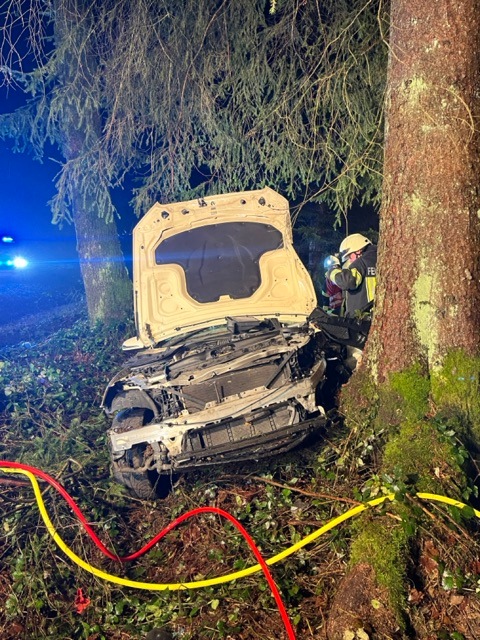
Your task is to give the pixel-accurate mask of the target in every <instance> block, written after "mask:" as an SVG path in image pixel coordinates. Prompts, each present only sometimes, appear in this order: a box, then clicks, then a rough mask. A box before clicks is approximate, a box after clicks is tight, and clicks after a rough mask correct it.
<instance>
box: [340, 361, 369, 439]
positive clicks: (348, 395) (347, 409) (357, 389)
mask: <svg viewBox="0 0 480 640" xmlns="http://www.w3.org/2000/svg"><path fill="white" fill-rule="evenodd" d="M377 405H378V393H377V388H376V386H375V384H374V382H373V379H372V377H371V376H370V375H369V374H368V372H367V370H366V368H364V367H361V368H360V369H359V370H358V371H355V374H354V375H353V376H352V377H351V378H350V380H349V382H348V384H346V385H345V386H344V387H343V389H342V391H341V394H340V409H341V411H342V413H343V414H344V416H345V419H346V422H347V424H349V426H350V427H354V426H360V427H362V426H366V425H371V424H372V423H373V421H374V419H375V416H376V412H377Z"/></svg>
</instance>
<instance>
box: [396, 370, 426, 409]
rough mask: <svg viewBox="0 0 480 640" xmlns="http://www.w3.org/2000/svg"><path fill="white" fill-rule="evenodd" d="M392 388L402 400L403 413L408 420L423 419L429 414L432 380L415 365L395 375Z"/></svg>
mask: <svg viewBox="0 0 480 640" xmlns="http://www.w3.org/2000/svg"><path fill="white" fill-rule="evenodd" d="M390 386H391V388H392V390H393V391H395V392H396V393H398V395H399V396H400V398H401V399H402V407H401V408H402V413H403V415H404V417H405V418H406V419H419V418H423V416H425V415H426V414H427V413H428V409H429V396H430V380H429V379H428V377H427V376H425V375H424V373H423V372H422V370H421V367H420V365H418V364H415V365H413V366H412V367H410V368H409V369H407V370H406V371H402V372H400V373H394V374H392V375H391V377H390Z"/></svg>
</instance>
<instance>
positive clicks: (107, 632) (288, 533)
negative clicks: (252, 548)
mask: <svg viewBox="0 0 480 640" xmlns="http://www.w3.org/2000/svg"><path fill="white" fill-rule="evenodd" d="M16 291H17V294H18V291H19V289H18V287H17V288H16ZM5 294H6V290H5V289H3V290H2V292H1V296H4V295H5ZM45 295H46V297H47V300H44V301H43V302H42V301H41V300H40V298H38V299H37V300H36V302H35V305H36V307H35V309H36V313H33V314H23V315H22V314H20V316H19V317H17V319H16V320H14V321H12V322H9V323H7V324H4V325H2V326H1V327H0V335H2V336H3V338H2V339H3V344H1V343H0V457H1V458H2V459H4V460H5V459H8V460H12V461H15V460H16V461H21V462H24V463H27V464H31V465H33V466H36V467H39V468H41V469H43V470H44V471H46V472H48V473H50V474H51V475H53V476H54V477H55V478H57V480H58V481H59V482H60V483H61V484H62V485H64V486H65V488H66V489H67V490H68V491H69V492H70V493H71V494H72V495H73V496H74V498H75V500H76V501H77V503H78V504H79V505H80V506H81V508H82V509H83V510H84V512H85V514H86V516H87V518H88V520H89V522H91V523H92V524H93V526H94V528H95V530H96V531H97V532H98V534H99V535H100V537H101V538H102V539H103V540H104V541H105V543H106V544H107V546H110V547H113V548H114V549H115V552H116V553H118V554H122V553H129V552H131V551H133V550H136V549H138V548H139V547H141V546H142V545H144V544H145V543H146V542H147V541H148V540H150V539H151V538H152V537H153V536H155V535H156V534H157V533H158V532H159V531H160V530H161V529H162V528H163V527H165V526H167V525H168V524H169V523H170V522H171V521H172V519H174V518H176V517H178V516H180V515H181V514H182V513H185V512H186V511H188V510H190V509H193V508H196V507H199V506H206V505H208V506H213V507H217V508H221V509H223V510H225V511H227V512H229V513H230V514H232V515H233V516H234V517H236V518H237V519H238V520H239V521H240V522H241V523H242V525H243V526H244V527H245V528H246V529H247V531H248V532H249V533H250V534H251V535H252V537H253V539H254V540H255V542H256V544H257V546H258V547H259V548H260V550H261V553H262V554H263V556H264V557H265V558H269V557H272V556H275V555H276V554H278V553H279V552H280V551H282V550H285V549H287V548H290V547H292V545H297V544H298V543H299V542H300V541H302V540H304V539H305V538H306V537H307V536H311V535H312V534H314V533H315V532H317V531H318V530H319V528H320V527H322V526H323V525H325V523H327V522H329V521H330V520H331V519H332V518H335V517H338V516H339V515H341V514H343V513H345V512H346V511H348V510H349V509H351V508H352V507H353V506H355V505H358V504H359V503H361V502H363V501H365V500H367V499H369V498H372V497H374V496H378V495H381V494H382V491H383V490H384V487H383V484H382V482H381V479H378V478H376V476H375V472H376V469H377V467H378V456H379V451H380V450H381V447H382V442H383V441H382V434H378V433H375V432H373V431H372V430H371V429H369V427H368V426H366V425H360V424H359V425H353V426H350V427H349V428H348V429H347V428H346V427H345V425H343V423H342V420H341V419H333V420H332V422H331V424H330V425H329V427H328V429H326V430H324V431H322V432H321V433H319V434H317V437H316V438H315V439H312V440H311V441H310V442H309V443H308V445H307V446H305V447H302V448H301V449H299V450H297V451H294V452H291V453H289V454H285V455H282V456H278V457H276V458H271V459H268V460H266V461H262V462H257V463H255V462H252V463H249V464H242V465H229V466H225V467H222V468H219V467H217V468H214V469H212V470H207V471H205V472H198V473H195V474H191V475H190V476H184V477H181V478H179V479H178V480H176V482H175V483H174V486H173V488H172V491H171V492H170V494H169V495H168V496H167V498H165V499H164V500H162V501H156V502H153V501H140V500H137V499H134V498H131V497H130V496H129V495H128V494H127V493H126V492H125V491H124V490H123V488H122V487H119V486H118V485H116V484H115V483H114V482H113V480H112V478H111V476H110V471H109V456H108V451H107V447H106V444H105V431H106V429H107V428H108V421H107V419H106V418H105V416H104V415H103V413H102V411H101V409H100V399H101V394H102V392H103V389H104V387H105V384H106V382H107V381H108V379H109V377H110V376H111V375H112V374H113V373H115V372H116V371H118V369H119V367H120V366H121V364H122V358H123V356H122V354H121V351H120V345H121V342H122V340H123V338H124V337H125V336H126V335H128V334H129V333H131V331H132V327H127V328H126V327H112V328H106V329H102V330H99V329H96V330H93V329H91V328H89V327H88V323H87V322H86V320H85V308H84V303H83V301H82V299H81V298H79V299H69V298H68V296H67V295H66V294H64V295H60V296H59V297H57V298H55V300H56V301H57V304H54V303H53V302H54V299H53V298H52V297H51V291H50V292H48V291H46V294H45ZM72 295H73V296H77V295H79V294H78V292H77V293H75V291H74V292H73V294H72ZM1 296H0V298H1ZM25 297H27V296H25ZM48 298H50V299H48ZM60 302H61V303H63V302H67V304H58V303H60ZM0 304H2V300H1V299H0ZM33 306H34V305H33V303H32V306H30V309H32V310H35V309H33ZM11 307H12V310H13V311H15V305H11ZM0 308H3V307H0ZM82 318H83V319H82ZM337 418H338V417H337ZM0 466H1V464H0ZM42 489H43V490H45V491H44V497H45V501H46V505H47V510H48V512H49V513H50V516H51V518H52V520H53V521H54V524H55V526H56V527H57V529H58V530H59V531H60V533H61V535H62V537H63V538H64V539H65V540H66V541H67V543H68V545H69V546H70V547H71V548H72V549H73V550H74V551H75V552H76V553H77V555H78V556H80V557H81V558H85V559H86V560H87V562H88V563H89V564H90V565H92V566H95V567H99V568H100V569H102V570H103V571H104V572H105V573H107V574H110V575H116V576H123V577H128V578H129V579H131V580H137V581H142V582H149V583H175V584H183V583H185V582H189V581H195V580H200V579H208V578H212V577H215V576H219V575H225V574H229V573H231V572H232V571H239V570H241V569H243V568H245V567H248V566H250V565H251V564H253V563H254V561H253V559H252V556H251V554H250V552H249V550H248V547H247V546H246V544H245V543H244V541H243V539H242V537H241V536H240V535H238V533H237V532H236V531H235V530H234V528H233V526H232V525H231V524H229V523H225V522H224V521H222V520H221V519H220V517H219V516H217V515H202V516H200V517H198V518H194V519H193V520H191V521H190V522H189V523H185V524H183V525H181V526H180V527H179V528H178V529H176V530H175V531H173V532H171V533H170V534H168V536H167V537H166V538H165V539H164V540H162V541H161V542H160V543H159V544H158V545H156V546H155V548H154V549H153V550H151V551H150V552H149V553H148V554H146V555H145V556H142V558H140V559H138V560H136V561H134V562H132V563H129V564H128V565H126V567H124V566H122V565H120V564H119V563H118V562H113V561H111V560H107V559H106V558H104V557H103V555H102V554H101V553H100V551H99V550H98V549H97V548H96V547H94V546H93V545H92V544H91V542H90V541H89V539H88V538H87V536H86V535H85V533H83V532H82V529H81V527H80V526H79V525H78V523H77V521H76V518H74V516H73V514H72V512H71V510H70V509H69V508H68V507H67V506H66V505H65V504H64V502H63V500H62V499H61V498H60V497H59V496H58V495H56V494H55V493H54V492H53V491H48V490H47V489H46V485H45V483H42ZM418 508H419V511H421V510H423V515H422V518H423V520H422V525H421V527H420V528H419V530H418V535H417V537H416V543H415V545H414V547H415V548H412V549H411V551H410V555H411V562H410V567H409V570H408V575H406V576H405V599H404V603H403V617H402V618H401V619H392V618H391V617H390V614H389V613H388V612H389V611H390V609H391V608H390V606H389V602H388V595H387V594H386V593H385V591H384V590H383V589H382V588H381V587H379V585H378V584H376V583H375V582H374V581H373V580H372V577H371V576H370V574H369V572H368V570H365V569H363V568H362V567H360V568H359V569H358V568H357V569H356V571H355V572H354V573H353V574H351V573H349V565H348V562H349V543H350V540H351V538H352V536H353V535H354V531H355V524H354V522H355V521H354V520H352V521H349V523H344V524H342V525H340V526H338V527H335V528H334V529H332V530H331V531H328V532H325V534H323V535H321V536H318V537H316V538H315V540H314V541H312V542H311V543H309V544H306V545H305V546H303V547H301V548H299V549H298V550H297V551H296V552H295V553H292V554H291V555H288V556H287V557H285V558H284V559H282V560H281V561H279V562H277V563H275V564H274V565H272V567H271V571H272V574H273V577H274V579H275V581H276V583H277V584H278V587H279V589H280V592H281V594H282V599H283V601H284V603H285V606H286V608H287V611H288V615H289V617H290V620H291V621H292V623H293V625H294V628H295V633H296V637H297V640H312V639H316V640H389V639H391V640H399V639H403V638H409V639H410V640H413V639H415V640H478V638H479V637H480V600H479V592H480V558H479V555H478V549H479V543H478V527H476V526H475V524H472V523H466V522H465V521H463V520H459V519H458V517H457V516H458V514H454V513H451V512H450V510H449V509H437V508H432V507H431V506H430V505H419V507H418ZM381 512H382V514H383V515H385V514H387V516H388V515H389V516H390V517H391V519H392V522H393V523H394V526H402V523H401V522H398V521H397V520H398V516H396V515H395V513H393V512H390V509H389V507H388V505H387V506H385V507H384V508H383V509H382V510H381ZM378 516H380V513H379V514H378ZM369 517H370V518H372V520H373V521H374V520H375V518H376V517H377V513H376V511H375V510H372V511H371V513H370V516H369ZM0 523H1V526H2V531H3V534H4V535H3V537H0V602H1V603H2V606H0V637H1V638H2V640H27V639H28V640H31V639H33V640H37V639H38V640H40V639H42V640H43V639H46V638H49V639H53V640H82V639H83V640H102V639H104V640H134V639H137V638H145V639H146V638H148V640H150V639H153V638H156V639H157V640H160V639H162V638H163V639H164V640H167V639H170V638H171V639H177V638H182V639H184V640H196V639H204V638H205V639H212V640H217V639H220V638H223V639H225V640H257V639H261V640H283V639H284V638H286V637H287V635H286V631H285V627H284V625H283V623H282V619H281V617H280V614H279V612H278V610H277V608H276V606H275V601H274V599H273V598H272V595H271V592H270V590H269V588H268V584H267V581H266V580H265V578H264V577H263V576H262V575H261V573H260V572H258V573H253V574H252V575H249V576H246V577H244V578H241V579H237V580H234V581H228V582H226V583H225V584H223V585H219V586H215V587H214V586H208V587H205V588H202V589H193V590H191V589H190V590H175V591H169V590H166V591H150V590H148V589H147V590H146V589H142V590H135V589H132V588H130V587H124V586H121V585H120V586H119V585H117V584H114V583H111V582H110V581H108V580H102V579H99V578H97V577H95V576H92V575H91V574H90V573H88V572H86V571H85V570H84V569H82V568H79V567H78V566H76V565H75V564H72V562H71V561H70V560H68V559H67V558H66V556H65V555H64V554H63V553H62V552H60V551H59V550H58V548H57V547H56V545H55V543H54V541H53V540H52V539H51V537H50V536H49V534H48V532H47V531H46V528H45V527H44V525H43V523H42V522H41V520H40V518H39V514H38V511H37V509H36V506H35V502H34V500H33V496H32V491H31V487H30V483H29V481H28V480H27V479H26V478H25V477H24V476H21V475H18V476H16V475H14V476H12V475H9V476H7V477H6V476H5V475H2V476H0ZM359 582H360V583H361V585H362V588H361V589H359V585H358V583H359ZM339 585H342V600H341V601H339V600H338V598H337V597H336V594H337V593H338V587H339ZM79 589H81V593H82V595H83V596H84V597H85V598H86V599H85V601H84V604H85V606H84V607H83V608H82V607H81V606H79V604H78V603H79V600H78V597H79ZM359 593H360V594H362V595H361V597H359V595H358V594H359ZM352 611H353V612H356V615H352ZM346 616H348V621H349V624H350V626H351V629H352V631H351V632H350V633H349V635H348V634H347V635H346V634H345V633H344V632H342V635H341V636H339V635H338V631H337V630H338V629H340V628H343V627H342V624H341V623H342V622H343V621H344V619H345V617H346ZM365 619H368V620H369V623H368V624H363V622H362V621H363V620H365ZM343 626H344V625H343ZM162 633H163V635H162ZM148 634H150V635H148Z"/></svg>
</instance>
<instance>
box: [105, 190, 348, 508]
mask: <svg viewBox="0 0 480 640" xmlns="http://www.w3.org/2000/svg"><path fill="white" fill-rule="evenodd" d="M133 280H134V308H135V324H136V331H137V335H136V336H135V337H133V338H131V339H129V340H127V341H126V342H125V343H124V345H123V349H124V350H125V351H126V352H127V353H128V354H129V359H128V360H127V362H126V363H125V368H124V369H123V370H122V371H120V372H119V373H118V374H117V375H115V376H114V377H113V379H112V380H111V381H110V383H109V384H108V387H107V389H106V391H105V394H104V398H103V407H104V409H105V411H106V412H107V413H108V414H109V415H110V416H112V417H113V422H112V426H111V429H110V430H109V432H108V441H109V447H110V451H111V458H112V464H113V472H114V477H115V478H116V479H117V480H118V481H119V482H120V483H122V484H123V485H125V486H126V487H128V488H129V489H130V491H131V492H133V493H134V494H135V495H137V496H139V497H142V498H144V497H149V496H151V495H153V492H154V490H155V487H156V486H158V482H159V479H161V478H162V476H163V477H165V476H167V477H168V476H171V475H172V474H175V473H178V472H183V471H191V470H193V469H196V468H199V467H205V466H209V465H213V464H223V463H227V462H234V461H241V460H252V459H253V460H257V459H260V458H262V457H264V456H269V455H272V454H276V453H280V452H283V451H288V450H289V449H291V448H293V447H294V446H297V445H298V444H299V443H300V442H302V441H303V440H304V439H305V438H306V437H307V436H308V435H309V434H310V433H312V431H315V430H316V429H319V428H320V427H321V426H323V425H324V424H325V422H326V415H325V410H324V408H323V406H322V404H321V403H320V397H321V394H320V390H321V388H322V385H323V383H324V381H325V372H326V369H327V360H328V359H329V356H328V354H329V351H330V352H331V350H332V348H333V349H334V350H335V349H338V345H336V346H333V347H332V343H331V341H330V340H329V338H328V336H327V335H326V334H325V332H323V331H322V330H320V329H319V328H318V326H315V325H314V324H312V323H311V322H310V320H309V318H310V316H311V314H312V312H313V311H314V310H315V308H316V305H317V301H316V296H315V290H314V287H313V284H312V281H311V278H310V276H309V274H308V272H307V271H306V269H305V267H304V265H303V264H302V262H301V261H300V259H299V257H298V255H297V254H296V252H295V250H294V247H293V242H292V228H291V222H290V213H289V207H288V202H287V201H286V200H285V198H283V197H282V196H280V195H279V194H278V193H276V192H275V191H273V190H272V189H269V188H264V189H261V190H257V191H249V192H241V193H234V194H225V195H216V196H210V197H205V198H202V199H199V200H191V201H188V202H181V203H173V204H166V205H164V204H159V203H156V204H155V205H154V206H153V207H152V208H151V209H150V210H149V211H148V212H147V213H146V215H145V216H144V217H143V218H142V219H141V220H140V222H139V223H138V224H137V226H136V228H135V229H134V233H133ZM330 356H331V353H330Z"/></svg>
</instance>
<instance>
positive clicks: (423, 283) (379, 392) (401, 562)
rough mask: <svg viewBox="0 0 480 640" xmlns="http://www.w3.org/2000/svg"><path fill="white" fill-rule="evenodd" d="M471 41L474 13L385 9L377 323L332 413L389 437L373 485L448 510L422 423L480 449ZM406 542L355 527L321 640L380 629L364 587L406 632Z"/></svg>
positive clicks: (470, 7) (423, 6)
mask: <svg viewBox="0 0 480 640" xmlns="http://www.w3.org/2000/svg"><path fill="white" fill-rule="evenodd" d="M479 27H480V4H479V3H478V1H477V0H458V1H457V2H455V3H453V2H452V1H451V0H436V1H435V2H425V0H392V2H391V20H390V48H389V54H390V59H389V67H388V77H387V99H386V111H385V117H386V132H385V158H384V190H383V200H382V207H381V212H380V244H379V263H378V272H377V273H378V276H377V277H378V287H377V300H376V305H375V317H374V321H373V325H372V329H371V333H370V337H369V340H368V344H367V348H366V353H365V359H364V367H363V369H362V368H361V369H360V370H359V371H358V372H356V373H355V375H354V376H353V378H352V380H351V382H350V383H349V384H348V385H347V386H346V387H345V389H344V392H342V407H343V410H344V412H345V414H346V415H347V418H348V417H350V418H353V420H351V423H352V425H355V424H356V425H358V424H361V423H362V415H361V412H362V411H364V415H365V416H366V419H365V421H364V423H365V424H367V423H368V429H370V430H371V431H370V433H371V432H372V431H373V432H376V431H377V429H378V431H380V430H381V431H384V432H385V433H386V434H387V435H386V439H387V442H386V445H385V446H384V449H383V451H382V455H381V456H379V457H378V458H379V460H380V461H381V462H380V464H379V465H378V467H377V468H375V469H374V470H372V471H373V473H377V474H378V475H377V477H378V478H394V480H393V481H392V482H391V484H392V485H393V486H395V487H398V486H402V485H403V486H404V487H405V489H406V491H408V493H409V494H410V495H413V496H414V495H415V494H416V492H417V491H418V490H421V491H422V490H423V491H429V492H432V493H442V494H447V495H449V496H450V497H456V498H457V499H459V498H460V497H461V495H462V494H461V491H462V487H466V486H467V481H466V471H465V469H464V468H462V467H461V465H460V466H459V464H458V457H457V452H456V451H455V447H454V446H452V447H450V445H448V444H446V443H445V439H444V437H443V435H442V432H441V429H440V426H439V425H440V423H439V422H437V421H436V420H435V419H432V415H434V414H435V413H436V416H435V417H436V419H437V420H440V421H441V426H443V428H444V429H447V430H448V429H451V431H450V433H453V434H456V433H457V432H458V433H459V435H461V436H463V437H464V439H465V441H469V442H470V443H472V442H473V443H474V442H475V441H476V442H477V443H480V402H479V400H478V397H479V394H478V391H479V386H480V384H479V371H480V366H479V362H480V359H479V358H478V356H479V346H480V331H479V326H480V263H479V257H480V198H479V190H478V178H479V174H480V148H479V146H480V145H479V131H478V122H479V116H480V108H479V93H478V87H479V86H480V51H479ZM374 398H377V400H375V399H374ZM460 429H463V433H461V432H460ZM471 454H472V455H473V456H475V451H474V446H473V445H472V448H471ZM440 468H441V469H442V470H443V471H442V473H441V474H440V477H438V474H439V471H438V470H439V469H440ZM419 488H420V489H419ZM395 490H396V491H397V489H395ZM407 504H408V503H407ZM390 508H391V509H392V510H393V511H395V510H396V509H398V511H397V515H398V514H400V517H399V520H403V521H404V522H405V518H411V519H412V521H415V519H416V518H417V517H418V516H416V515H415V513H414V512H407V511H406V507H405V505H401V503H397V504H393V505H392V506H391V507H390ZM412 531H413V527H412ZM424 531H426V530H424ZM418 533H419V537H420V535H425V533H422V534H420V532H418ZM411 535H413V534H411V533H408V529H407V528H403V527H402V526H401V525H399V524H398V523H397V524H394V525H392V520H390V519H389V518H385V517H381V516H380V515H378V514H377V515H375V514H373V515H371V516H370V522H369V521H368V518H367V517H366V518H365V520H364V521H362V523H361V524H360V525H359V526H358V527H357V530H356V535H355V537H354V540H353V542H352V545H351V564H352V567H351V568H350V572H349V574H348V575H347V576H346V577H345V579H344V580H343V581H342V583H341V584H340V586H339V588H338V592H337V594H336V597H335V603H336V604H337V605H338V606H341V607H342V612H343V617H342V619H341V620H340V621H337V622H335V621H332V622H331V624H330V627H329V640H342V639H343V638H344V637H346V636H345V634H348V633H351V629H352V625H353V623H354V622H355V621H356V620H357V622H358V618H360V621H361V623H362V625H363V626H364V628H365V627H366V626H368V625H369V626H371V627H372V628H374V629H378V624H379V623H380V622H379V620H378V617H377V618H376V617H375V616H376V613H375V610H373V609H372V607H370V608H369V607H368V606H364V607H363V610H359V606H358V603H359V602H361V600H359V597H358V596H359V593H357V591H358V590H359V589H360V591H361V590H362V589H363V586H362V585H363V584H364V583H365V580H366V578H365V576H369V575H371V574H373V575H374V578H373V579H372V580H373V584H374V585H375V588H376V589H378V588H379V587H385V588H386V589H387V592H388V594H389V595H388V596H386V597H384V599H383V601H384V602H385V603H386V606H387V608H391V610H392V611H393V612H394V613H395V615H394V616H393V617H392V618H391V620H392V621H393V622H392V623H391V625H390V629H388V630H385V629H384V630H383V632H382V633H379V637H380V636H381V637H392V636H395V637H399V636H398V633H399V629H397V628H396V624H398V625H399V627H402V626H403V627H404V629H405V628H406V619H407V618H408V617H409V615H408V614H409V613H412V609H411V608H408V605H407V599H406V594H405V593H404V594H403V596H402V591H404V590H405V589H406V584H407V579H406V574H407V566H410V567H414V566H415V565H416V563H415V561H412V562H411V563H410V565H408V563H407V560H406V557H405V556H406V555H407V554H408V552H409V549H412V548H413V545H412V540H411V538H410V536H411ZM427 535H428V534H427ZM417 544H419V541H418V539H417ZM385 551H387V552H388V553H387V554H386V555H385ZM359 573H360V577H361V579H358V574H359ZM352 576H353V578H352ZM372 589H373V587H372ZM370 591H371V589H370ZM378 593H379V594H381V591H379V592H378ZM374 597H375V598H376V599H377V600H378V601H381V599H382V598H381V595H380V596H378V597H377V596H374ZM345 603H347V605H346V604H345ZM348 603H352V604H348ZM333 611H334V612H335V611H336V609H335V607H334V608H333ZM407 612H408V613H407ZM414 615H415V614H414V612H413V616H414ZM386 619H387V618H386V617H385V616H383V620H386ZM410 624H413V619H412V618H410ZM387 631H388V632H387ZM349 637H350V636H349ZM462 637H463V636H462Z"/></svg>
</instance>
